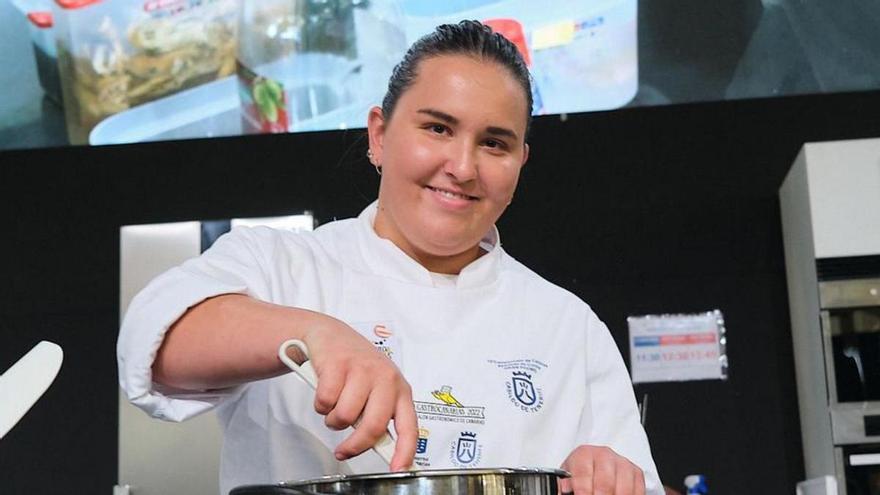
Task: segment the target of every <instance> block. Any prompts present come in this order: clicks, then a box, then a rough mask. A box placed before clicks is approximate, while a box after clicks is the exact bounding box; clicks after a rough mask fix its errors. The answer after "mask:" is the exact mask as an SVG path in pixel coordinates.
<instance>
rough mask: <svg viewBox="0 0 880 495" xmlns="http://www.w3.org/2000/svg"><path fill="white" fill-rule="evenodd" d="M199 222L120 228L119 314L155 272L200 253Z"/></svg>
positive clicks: (123, 311) (121, 315)
mask: <svg viewBox="0 0 880 495" xmlns="http://www.w3.org/2000/svg"><path fill="white" fill-rule="evenodd" d="M201 243H202V237H201V224H200V223H199V222H178V223H157V224H150V225H127V226H125V227H122V228H121V229H119V317H120V318H122V317H123V316H124V315H125V311H126V310H127V309H128V303H129V302H131V298H133V297H134V296H135V295H136V294H137V293H138V292H139V291H140V290H141V289H143V288H144V287H145V286H146V285H147V283H149V282H150V280H152V279H153V278H155V277H156V275H159V274H160V273H162V272H164V271H165V270H167V269H169V268H171V267H173V266H177V265H179V264H181V263H183V262H184V261H186V260H187V259H189V258H192V257H194V256H198V255H199V251H200V250H201Z"/></svg>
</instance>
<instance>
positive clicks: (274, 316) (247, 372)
mask: <svg viewBox="0 0 880 495" xmlns="http://www.w3.org/2000/svg"><path fill="white" fill-rule="evenodd" d="M327 320H333V319H332V318H330V317H329V316H326V315H322V314H319V313H314V312H312V311H307V310H304V309H297V308H290V307H285V306H279V305H276V304H270V303H266V302H262V301H258V300H256V299H253V298H251V297H248V296H245V295H241V294H226V295H222V296H217V297H213V298H210V299H206V300H205V301H203V302H201V303H200V304H198V305H196V306H193V307H192V308H190V309H189V310H188V311H187V312H186V313H185V314H184V315H183V316H182V317H180V319H178V320H177V322H176V323H175V324H174V325H173V326H172V327H171V328H170V329H169V330H168V333H166V334H165V340H164V342H163V343H162V346H161V347H160V348H159V352H158V354H157V356H156V360H155V361H154V362H153V380H154V381H155V382H157V383H160V384H162V385H167V386H170V387H174V388H178V389H186V390H207V389H214V388H225V387H232V386H235V385H239V384H242V383H245V382H249V381H254V380H261V379H264V378H271V377H273V376H278V375H281V374H283V373H285V372H287V371H289V370H288V369H287V367H286V366H284V364H283V363H281V361H280V360H279V359H278V356H277V352H278V347H279V346H280V345H281V343H282V342H284V341H285V340H287V339H299V340H303V339H304V337H305V334H306V330H305V329H307V328H315V327H317V326H318V325H324V326H327V325H328V323H331V324H332V322H331V321H327ZM340 323H341V322H340ZM291 357H293V358H294V359H295V360H296V361H298V362H301V361H302V360H303V359H304V356H291Z"/></svg>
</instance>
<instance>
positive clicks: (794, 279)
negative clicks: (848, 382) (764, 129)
mask: <svg viewBox="0 0 880 495" xmlns="http://www.w3.org/2000/svg"><path fill="white" fill-rule="evenodd" d="M779 202H780V207H781V210H782V212H781V213H782V233H783V243H784V244H783V247H784V248H785V271H786V278H787V280H788V304H789V311H790V314H791V336H792V344H793V347H794V366H795V377H796V378H797V392H798V394H797V397H798V405H799V411H800V420H801V439H802V441H803V446H804V448H803V453H804V468H805V471H806V475H807V477H808V478H816V477H820V476H823V475H833V474H835V462H834V445H833V441H832V430H831V418H830V417H829V415H828V395H827V394H828V383H827V381H826V377H825V357H824V354H823V352H822V328H821V325H820V321H819V311H820V310H819V285H818V280H817V275H816V257H815V252H814V247H813V230H812V225H813V224H812V219H811V218H810V198H809V196H808V190H807V166H806V155H805V151H804V150H801V152H800V154H798V156H797V159H796V160H795V162H794V164H793V165H792V167H791V170H790V171H789V172H788V176H787V177H786V178H785V182H783V184H782V187H781V188H780V190H779Z"/></svg>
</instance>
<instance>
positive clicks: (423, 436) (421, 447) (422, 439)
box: [416, 428, 429, 454]
mask: <svg viewBox="0 0 880 495" xmlns="http://www.w3.org/2000/svg"><path fill="white" fill-rule="evenodd" d="M428 435H429V432H428V430H427V429H426V428H419V440H418V442H417V443H416V454H424V453H425V452H427V451H428Z"/></svg>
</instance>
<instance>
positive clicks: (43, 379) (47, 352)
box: [0, 340, 64, 438]
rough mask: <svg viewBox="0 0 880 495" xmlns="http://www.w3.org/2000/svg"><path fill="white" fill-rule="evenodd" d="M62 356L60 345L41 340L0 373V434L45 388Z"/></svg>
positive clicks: (29, 406)
mask: <svg viewBox="0 0 880 495" xmlns="http://www.w3.org/2000/svg"><path fill="white" fill-rule="evenodd" d="M63 360H64V352H63V351H62V350H61V347H60V346H58V344H54V343H52V342H49V341H46V340H44V341H42V342H40V343H39V344H37V345H35V346H34V347H33V348H32V349H31V350H30V351H28V352H27V354H25V355H24V356H22V357H21V359H19V360H18V361H16V362H15V364H13V365H12V366H11V367H10V368H9V369H8V370H6V372H4V373H2V374H0V438H3V436H4V435H6V433H7V432H9V430H11V429H12V427H13V426H15V424H16V423H18V421H19V420H20V419H21V418H22V416H24V414H25V413H26V412H28V410H29V409H30V408H31V406H33V405H34V403H36V402H37V399H39V398H40V397H41V396H42V395H43V393H44V392H46V389H48V388H49V385H51V384H52V382H53V381H54V380H55V377H56V376H57V375H58V370H60V369H61V362H62V361H63Z"/></svg>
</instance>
